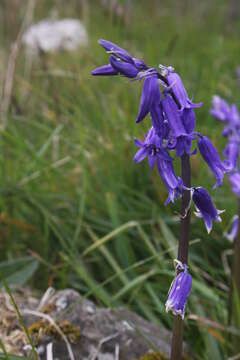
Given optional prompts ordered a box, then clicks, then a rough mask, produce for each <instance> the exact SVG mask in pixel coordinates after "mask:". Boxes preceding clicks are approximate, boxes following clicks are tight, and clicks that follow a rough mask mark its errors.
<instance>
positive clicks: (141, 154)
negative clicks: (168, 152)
mask: <svg viewBox="0 0 240 360" xmlns="http://www.w3.org/2000/svg"><path fill="white" fill-rule="evenodd" d="M147 155H148V151H147V149H146V148H145V147H143V148H141V149H140V150H138V151H137V152H136V154H135V156H134V161H135V162H136V163H139V162H141V161H142V160H144V159H145V157H146V156H147Z"/></svg>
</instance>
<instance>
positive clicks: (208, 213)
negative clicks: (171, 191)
mask: <svg viewBox="0 0 240 360" xmlns="http://www.w3.org/2000/svg"><path fill="white" fill-rule="evenodd" d="M192 199H193V202H194V204H195V207H196V212H195V215H196V216H197V217H200V218H203V220H204V223H205V226H206V229H207V232H208V233H210V231H211V230H212V223H213V221H217V222H221V221H222V219H221V218H220V214H221V213H222V212H223V211H224V210H217V209H216V207H215V205H214V204H213V202H212V199H211V197H210V195H209V193H208V192H207V190H206V189H204V188H203V187H196V188H193V195H192Z"/></svg>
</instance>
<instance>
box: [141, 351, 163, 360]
mask: <svg viewBox="0 0 240 360" xmlns="http://www.w3.org/2000/svg"><path fill="white" fill-rule="evenodd" d="M139 360H167V358H166V356H164V355H163V354H162V353H156V352H152V353H148V354H146V355H144V356H142V357H141V358H140V359H139Z"/></svg>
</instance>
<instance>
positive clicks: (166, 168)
mask: <svg viewBox="0 0 240 360" xmlns="http://www.w3.org/2000/svg"><path fill="white" fill-rule="evenodd" d="M135 144H136V145H137V146H138V147H139V148H140V149H139V150H138V151H137V153H136V155H135V156H134V161H135V162H136V163H139V162H141V161H142V160H144V159H145V158H146V157H147V158H148V162H149V166H150V169H151V170H153V168H154V166H155V164H157V167H158V172H159V174H160V176H161V178H162V180H163V182H164V184H165V186H166V188H167V190H168V193H169V196H168V198H167V200H166V204H168V203H169V202H170V201H172V202H174V200H175V199H176V198H178V197H179V196H180V195H181V193H182V186H183V181H182V179H181V178H180V177H177V176H176V174H175V172H174V168H173V159H172V158H171V157H170V155H169V154H168V152H167V150H166V149H165V148H163V147H162V140H161V138H160V137H159V136H158V135H157V133H156V131H155V129H154V128H153V127H152V128H151V129H150V131H149V132H148V134H147V135H146V138H145V141H144V142H142V141H139V140H137V139H135Z"/></svg>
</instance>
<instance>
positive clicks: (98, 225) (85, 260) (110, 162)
mask: <svg viewBox="0 0 240 360" xmlns="http://www.w3.org/2000/svg"><path fill="white" fill-rule="evenodd" d="M20 3H21V5H19V4H20ZM119 3H121V6H122V7H123V9H124V11H123V14H122V15H121V14H120V15H117V14H116V13H115V12H114V11H113V10H111V7H106V6H103V2H101V1H97V0H91V1H81V0H69V1H68V2H67V3H66V2H65V1H61V0H55V1H54V0H41V1H37V2H36V6H35V9H34V14H33V21H34V22H37V21H39V20H41V19H43V18H47V17H50V16H53V15H55V16H58V17H59V18H62V17H72V18H77V19H80V20H81V21H83V23H84V25H85V26H86V28H87V31H88V35H89V44H88V46H87V47H85V48H79V49H78V50H77V51H75V52H60V53H58V54H51V55H49V54H41V55H40V57H39V58H38V60H37V61H34V62H33V64H30V65H29V63H28V61H27V58H26V54H25V52H24V49H21V51H20V53H19V54H18V57H17V60H16V69H15V74H14V81H13V90H12V96H11V103H10V106H9V109H8V113H7V116H6V118H5V121H6V127H5V128H4V129H3V130H1V133H0V167H1V173H0V176H1V179H0V191H1V196H0V206H1V212H0V260H1V263H0V270H1V271H2V273H3V274H4V275H5V276H6V278H7V280H8V282H9V283H10V284H15V285H16V284H18V285H22V284H25V283H26V282H28V285H30V286H32V287H35V288H38V289H41V290H45V289H46V288H47V287H48V286H50V285H51V286H54V287H56V288H65V287H72V288H75V289H77V290H79V291H80V292H81V294H83V295H85V296H86V297H90V298H91V299H93V300H94V301H95V302H97V303H98V304H104V305H107V306H118V305H120V304H124V305H126V306H128V307H129V308H131V309H133V310H134V311H137V312H138V313H139V314H141V315H142V316H144V317H145V318H147V319H149V320H151V321H153V322H155V323H162V324H164V325H165V326H166V327H171V324H172V316H171V315H167V314H166V313H165V309H164V303H165V301H166V297H167V292H168V288H169V285H170V283H171V281H172V278H173V275H174V272H173V263H172V260H173V259H174V258H175V256H176V250H177V239H178V232H179V216H178V214H179V202H178V203H176V204H174V205H170V206H168V207H165V206H164V201H165V199H166V197H167V193H166V190H165V188H164V186H163V184H162V182H161V180H160V178H159V176H158V174H157V171H154V172H153V174H151V173H150V171H149V169H148V164H147V162H146V163H142V164H141V165H135V164H134V162H133V156H134V154H135V152H136V147H135V145H134V142H133V139H134V137H135V136H136V137H138V138H141V137H143V136H144V133H145V132H146V131H147V129H148V127H149V124H150V119H145V120H144V123H143V124H141V125H136V123H135V118H136V115H137V112H138V106H139V99H140V94H141V84H139V83H138V82H130V81H129V80H127V79H124V78H120V77H118V78H117V77H115V78H93V77H91V75H90V72H91V70H92V69H93V68H95V67H96V66H100V65H102V64H104V63H106V62H107V55H106V53H105V51H104V50H103V49H102V48H101V47H100V46H99V45H98V43H97V40H98V39H99V38H106V39H108V40H111V41H113V42H115V43H117V44H119V45H120V46H122V47H124V48H126V49H127V50H128V51H129V52H130V53H131V54H133V55H135V56H136V57H139V58H143V59H144V61H145V62H146V63H147V64H149V65H151V66H158V64H160V63H161V64H165V65H171V66H174V67H175V69H176V71H177V72H178V73H180V74H181V76H182V79H183V81H184V84H185V86H186V88H187V90H188V92H189V94H193V95H194V99H195V100H196V101H197V102H198V101H203V103H204V105H203V106H202V107H201V108H200V109H197V111H196V116H197V129H198V130H199V131H201V132H202V133H203V134H205V135H207V136H209V137H210V138H211V139H212V140H213V142H214V143H215V145H216V146H217V148H218V149H219V151H220V152H222V150H223V147H224V144H225V140H224V139H223V138H222V137H221V131H222V126H221V124H220V123H218V122H217V121H216V120H214V119H213V118H212V117H211V116H210V115H209V109H210V106H211V99H212V96H213V95H214V94H216V93H217V94H219V95H221V96H223V97H225V98H226V99H227V100H228V101H229V102H235V103H237V104H239V99H240V88H239V84H238V82H237V78H236V68H237V66H238V65H239V64H240V41H239V39H240V14H238V13H237V12H236V11H235V10H234V6H235V1H232V2H231V1H227V0H225V1H223V0H212V1H205V0H202V1H197V0H191V1H187V0H182V1H177V0H175V1H173V0H162V1H157V0H149V1H144V0H138V1H137V0H135V1H134V0H132V1H131V0H129V1H119ZM26 6H27V1H23V0H21V1H18V0H6V1H4V0H2V1H1V4H0V40H1V45H0V55H1V56H0V81H1V84H4V79H5V78H6V69H7V64H8V56H9V53H10V51H11V49H12V48H11V45H12V43H13V42H14V41H15V39H16V37H17V35H18V33H19V29H20V27H21V23H22V21H23V16H24V14H25V11H26ZM2 95H4V94H2ZM3 122H4V117H3V116H2V117H1V124H2V123H3ZM176 170H177V171H178V172H179V168H178V164H177V160H176ZM192 183H193V185H196V186H199V185H201V186H204V187H206V188H207V189H208V190H209V191H210V192H211V194H212V196H213V198H214V201H215V203H216V205H217V207H218V209H226V212H225V214H223V216H222V218H223V222H222V223H221V224H214V229H213V231H212V233H211V234H210V235H209V236H208V235H207V232H206V230H205V227H204V224H203V222H202V221H201V220H199V219H196V218H195V217H194V215H193V216H192V228H191V246H190V269H191V273H192V275H193V291H192V294H191V298H190V301H189V306H188V310H187V313H186V317H188V316H189V315H192V314H194V315H197V317H198V319H200V320H197V321H196V317H195V320H193V319H192V320H191V319H187V321H186V326H185V328H186V331H185V336H186V340H187V341H188V342H189V343H190V345H191V346H192V347H193V349H194V352H195V354H197V358H198V359H210V358H211V359H224V358H226V357H225V356H226V353H227V352H228V351H229V350H230V351H231V349H230V347H231V344H230V343H229V342H228V331H227V328H225V330H224V331H222V330H219V328H218V326H217V325H216V324H215V326H214V325H213V324H211V326H209V325H208V323H207V321H208V320H212V321H214V322H216V323H217V324H222V325H227V307H228V300H227V299H228V291H229V286H228V285H229V284H228V283H229V279H228V275H227V270H228V267H227V264H226V263H227V262H229V265H230V262H231V256H229V257H228V256H226V251H228V250H229V249H231V247H232V245H231V244H230V243H229V242H228V241H227V240H226V239H224V237H223V232H224V230H225V229H226V227H227V226H228V224H229V222H230V220H231V218H232V216H233V215H234V214H235V213H236V208H237V203H236V199H235V198H234V196H233V195H232V193H231V189H230V186H229V183H228V179H227V177H226V178H225V181H224V185H223V187H222V188H219V189H217V190H216V191H213V190H212V187H213V185H214V183H215V179H214V177H213V176H212V174H211V173H210V172H209V170H208V168H207V166H206V164H205V163H203V161H202V160H201V158H200V156H199V155H196V156H194V157H192ZM226 259H227V260H226Z"/></svg>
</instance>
